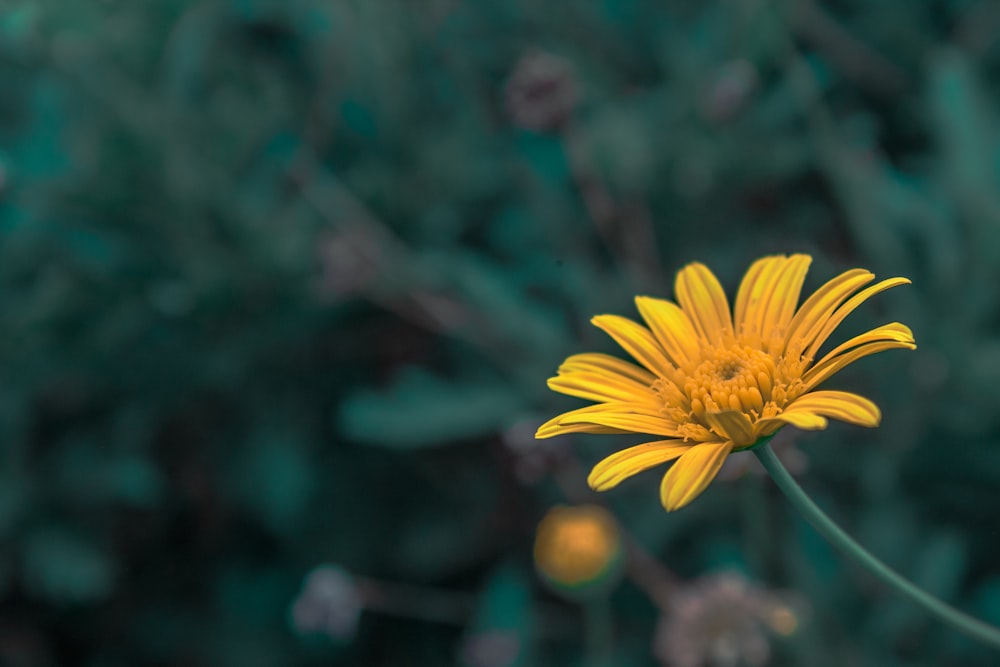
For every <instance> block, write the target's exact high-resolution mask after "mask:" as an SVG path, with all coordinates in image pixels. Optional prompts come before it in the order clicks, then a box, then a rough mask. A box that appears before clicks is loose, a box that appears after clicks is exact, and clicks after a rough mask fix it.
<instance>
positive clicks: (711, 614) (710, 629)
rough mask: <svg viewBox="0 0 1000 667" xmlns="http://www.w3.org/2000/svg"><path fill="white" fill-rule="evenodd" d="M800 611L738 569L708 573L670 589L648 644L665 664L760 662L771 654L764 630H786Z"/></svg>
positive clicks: (710, 666)
mask: <svg viewBox="0 0 1000 667" xmlns="http://www.w3.org/2000/svg"><path fill="white" fill-rule="evenodd" d="M798 606H799V607H801V605H798ZM801 615H802V613H801V611H798V610H797V609H796V606H795V605H790V604H787V603H786V602H784V601H783V600H782V598H781V596H779V595H778V594H776V593H774V592H771V591H767V590H764V589H761V588H758V587H756V586H754V585H753V584H751V583H750V582H749V581H747V580H746V579H745V578H744V577H743V576H741V575H739V574H736V573H723V574H715V575H710V576H706V577H702V578H700V579H697V580H695V581H694V582H692V583H691V584H689V585H688V586H686V587H684V588H682V589H681V590H679V591H678V592H677V593H676V594H675V597H674V600H673V604H672V605H671V607H670V609H668V610H667V612H666V613H665V614H664V615H663V617H662V618H661V620H660V625H659V627H658V628H657V631H656V635H655V638H654V645H653V649H654V652H655V653H656V657H657V658H658V659H659V660H660V661H661V663H662V664H663V665H665V666H666V667H729V666H731V665H764V664H767V662H768V661H769V660H770V658H771V645H770V638H769V637H768V634H767V631H768V630H771V631H773V632H775V633H777V634H780V635H784V636H788V635H791V634H792V633H794V632H795V631H796V630H797V629H798V627H799V624H800V619H801Z"/></svg>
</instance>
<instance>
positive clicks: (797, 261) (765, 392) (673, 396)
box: [535, 255, 916, 511]
mask: <svg viewBox="0 0 1000 667" xmlns="http://www.w3.org/2000/svg"><path fill="white" fill-rule="evenodd" d="M811 261H812V258H811V257H809V256H808V255H792V256H790V257H786V256H784V255H777V256H772V257H764V258H762V259H759V260H757V261H756V262H754V264H753V265H752V266H751V267H750V269H749V270H748V271H747V273H746V275H745V276H744V278H743V281H742V282H741V283H740V287H739V290H738V292H737V294H736V304H735V308H734V309H733V311H732V312H731V311H730V308H729V302H728V300H727V299H726V294H725V292H724V291H723V289H722V286H721V285H720V284H719V281H718V279H716V277H715V275H713V274H712V272H711V271H710V270H709V269H708V267H706V266H705V265H703V264H699V263H693V264H689V265H687V266H686V267H684V268H683V269H681V271H680V272H679V273H678V274H677V280H676V283H675V285H674V292H675V294H676V296H677V302H678V303H673V302H671V301H666V300H663V299H655V298H652V297H647V296H639V297H636V299H635V303H636V306H637V307H638V309H639V313H640V314H641V315H642V318H643V319H644V320H645V321H646V325H647V326H642V325H641V324H638V323H636V322H633V321H632V320H630V319H627V318H624V317H619V316H617V315H598V316H597V317H595V318H593V320H591V321H592V322H593V323H594V325H596V326H597V327H599V328H600V329H603V330H604V331H605V332H607V333H608V335H610V336H611V337H612V338H613V339H614V340H615V342H617V343H618V344H619V345H620V346H621V347H622V348H623V349H624V350H625V351H626V352H628V353H629V354H630V355H631V356H632V357H633V358H635V360H636V361H638V362H639V365H636V364H633V363H630V362H627V361H623V360H621V359H618V358H616V357H613V356H610V355H606V354H600V353H586V354H576V355H573V356H571V357H569V358H568V359H566V361H565V362H564V363H563V364H562V366H560V367H559V374H558V375H557V376H556V377H554V378H550V379H549V383H548V384H549V387H550V388H551V389H552V390H554V391H557V392H560V393H563V394H568V395H570V396H576V397H579V398H584V399H587V400H591V401H597V403H596V404H595V405H590V406H587V407H584V408H579V409H577V410H572V411H570V412H567V413H564V414H561V415H559V416H557V417H555V418H554V419H551V420H549V421H548V422H546V423H545V424H542V426H541V427H539V429H538V432H537V433H536V434H535V437H536V438H550V437H552V436H556V435H561V434H563V433H644V434H650V435H654V436H659V437H660V438H661V439H659V440H656V441H654V442H647V443H645V444H641V445H636V446H634V447H629V448H628V449H624V450H622V451H620V452H617V453H615V454H612V455H611V456H609V457H607V458H605V459H604V460H603V461H601V462H600V463H598V464H597V465H596V466H594V469H593V471H592V472H591V473H590V476H589V477H588V480H587V481H588V482H589V484H590V486H591V487H592V488H593V489H595V490H597V491H605V490H607V489H611V488H613V487H615V486H617V485H618V484H619V483H620V482H621V481H622V480H624V479H626V478H628V477H631V476H632V475H635V474H636V473H639V472H642V471H643V470H646V469H648V468H652V467H653V466H656V465H659V464H661V463H666V462H668V461H672V460H674V459H676V462H675V463H674V464H673V466H671V467H670V469H669V470H668V471H667V473H666V475H664V477H663V482H662V484H661V486H660V500H661V501H662V503H663V506H664V507H665V508H666V509H667V511H672V510H676V509H679V508H681V507H683V506H685V505H687V504H688V503H690V502H691V501H692V500H694V499H695V498H696V497H697V496H698V494H700V493H701V492H702V491H704V490H705V487H707V486H708V484H709V483H710V482H711V481H712V479H714V478H715V476H716V474H717V473H718V472H719V469H720V468H721V467H722V464H723V462H724V461H725V460H726V457H727V456H728V455H729V454H731V453H732V452H734V451H739V450H743V449H748V448H750V447H753V446H754V445H755V444H757V443H758V442H759V441H760V440H761V439H762V438H765V437H767V436H770V435H773V434H774V433H775V432H776V431H777V430H778V429H780V428H781V427H783V426H786V425H788V424H791V425H793V426H797V427H798V428H801V429H808V430H818V429H824V428H826V425H827V418H833V419H839V420H841V421H845V422H849V423H852V424H858V425H860V426H868V427H874V426H878V424H879V421H880V419H881V413H880V412H879V409H878V406H876V405H875V404H874V403H872V402H871V401H870V400H868V399H867V398H864V397H863V396H859V395H857V394H852V393H849V392H844V391H830V390H821V391H817V390H816V387H818V386H819V385H820V384H821V383H823V382H824V381H826V380H827V379H828V378H829V377H830V376H832V375H833V374H834V373H836V372H837V371H839V370H841V369H842V368H844V367H845V366H847V365H848V364H851V363H853V362H855V361H857V360H858V359H860V358H862V357H866V356H868V355H869V354H874V353H876V352H881V351H883V350H890V349H893V348H906V349H911V350H912V349H915V348H916V345H915V344H914V340H913V334H912V332H911V331H910V329H909V328H908V327H907V326H905V325H903V324H900V323H899V322H893V323H891V324H886V325H883V326H880V327H877V328H875V329H872V330H871V331H868V332H866V333H863V334H861V335H859V336H855V337H854V338H851V339H850V340H848V341H847V342H845V343H842V344H840V345H838V346H836V347H834V348H833V349H832V350H830V351H829V352H828V353H827V354H825V355H823V356H822V357H821V358H819V359H818V360H817V358H816V357H817V353H818V351H819V349H820V347H822V345H823V343H825V342H826V340H827V339H828V338H829V337H830V334H832V333H833V331H834V330H835V329H836V328H837V326H838V325H839V324H840V323H841V322H842V321H843V320H844V318H845V317H847V315H849V314H850V313H851V312H852V311H853V310H854V309H855V308H857V307H858V306H859V305H861V304H862V303H863V302H864V301H866V300H867V299H868V298H869V297H871V296H873V295H875V294H878V293H879V292H882V291H884V290H887V289H889V288H890V287H895V286H896V285H903V284H907V283H909V282H910V281H909V280H908V279H906V278H889V279H888V280H883V281H881V282H878V283H875V284H874V285H870V286H868V287H865V286H866V285H868V284H869V283H871V282H872V280H874V279H875V276H874V274H872V273H870V272H869V271H865V270H864V269H852V270H850V271H845V272H844V273H842V274H840V275H839V276H837V277H836V278H833V279H832V280H830V281H829V282H827V283H826V284H825V285H823V286H822V287H820V288H819V289H818V290H816V292H815V293H813V294H812V295H811V296H810V297H809V298H807V299H806V300H805V302H804V303H803V304H802V305H801V306H800V307H799V308H798V309H796V305H797V304H798V300H799V293H800V291H801V289H802V283H803V281H804V280H805V276H806V272H807V271H808V269H809V264H810V262H811ZM678 304H679V305H678Z"/></svg>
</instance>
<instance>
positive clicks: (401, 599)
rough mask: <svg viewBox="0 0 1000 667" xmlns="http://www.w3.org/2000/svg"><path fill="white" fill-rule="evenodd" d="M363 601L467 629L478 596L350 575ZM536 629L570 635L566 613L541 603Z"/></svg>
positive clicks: (373, 608) (393, 613)
mask: <svg viewBox="0 0 1000 667" xmlns="http://www.w3.org/2000/svg"><path fill="white" fill-rule="evenodd" d="M352 578H353V579H354V582H355V585H356V586H357V588H358V591H359V593H360V595H361V598H362V600H363V601H364V608H365V609H366V610H368V611H372V612H375V613H380V614H385V615H387V616H399V617H402V618H411V619H415V620H419V621H424V622H427V623H442V624H445V625H455V626H458V627H463V628H464V627H467V626H469V625H470V623H471V621H472V620H473V619H474V618H475V615H476V610H477V609H478V608H479V606H480V603H481V600H480V596H478V595H475V594H472V593H465V592H461V591H450V590H445V589H443V588H436V587H432V586H417V585H413V584H400V583H394V582H387V581H382V580H380V579H373V578H370V577H361V576H358V575H352ZM533 609H534V613H536V614H538V617H539V620H540V622H539V627H540V629H541V631H542V634H543V635H545V636H547V637H565V636H571V635H573V627H572V622H571V621H570V620H569V618H568V615H567V613H566V611H564V610H563V609H561V608H559V607H556V606H554V605H550V604H547V603H544V602H535V603H534V605H533Z"/></svg>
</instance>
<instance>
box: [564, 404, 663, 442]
mask: <svg viewBox="0 0 1000 667" xmlns="http://www.w3.org/2000/svg"><path fill="white" fill-rule="evenodd" d="M574 413H575V414H574ZM574 413H566V414H565V415H563V417H562V419H560V420H559V423H560V424H579V423H587V424H598V425H600V426H608V427H610V428H616V429H620V430H622V431H632V432H635V433H649V434H651V435H662V436H665V437H668V438H678V437H680V434H679V433H678V432H677V424H676V423H674V422H672V421H670V420H669V419H667V418H666V417H654V416H651V415H645V414H639V413H635V412H599V411H595V412H590V413H586V414H581V413H579V411H574Z"/></svg>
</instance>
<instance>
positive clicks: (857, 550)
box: [753, 443, 1000, 649]
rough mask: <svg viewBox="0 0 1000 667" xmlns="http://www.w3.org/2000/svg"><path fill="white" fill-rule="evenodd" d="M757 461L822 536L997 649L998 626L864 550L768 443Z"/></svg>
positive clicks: (930, 610) (902, 591) (956, 626)
mask: <svg viewBox="0 0 1000 667" xmlns="http://www.w3.org/2000/svg"><path fill="white" fill-rule="evenodd" d="M753 452H754V454H756V455H757V458H758V460H760V462H761V465H763V466H764V469H765V470H767V472H768V474H770V475H771V477H772V478H773V479H774V481H775V483H776V484H777V485H778V487H779V488H780V489H781V490H782V491H783V492H784V494H785V496H787V497H788V500H790V501H791V503H792V505H794V506H795V509H797V510H798V511H799V512H801V513H802V515H803V516H804V517H805V518H806V520H807V521H809V523H811V524H812V525H813V527H814V528H816V530H818V531H819V532H820V534H821V535H823V537H825V538H826V539H828V540H829V541H830V542H832V543H833V545H834V546H835V547H837V548H838V549H840V550H841V551H843V552H844V553H846V554H847V555H848V556H850V557H851V558H853V559H854V560H855V561H857V562H858V563H859V564H860V565H861V566H863V567H864V568H865V569H866V570H868V571H869V572H871V573H872V574H873V575H875V576H876V577H878V578H879V579H880V580H882V581H883V582H884V583H886V584H888V585H889V586H890V587H892V588H894V589H896V591H897V592H898V593H900V594H901V595H903V596H904V597H908V598H909V599H910V600H912V601H913V602H915V603H917V604H918V605H919V606H921V607H923V608H924V609H925V610H926V611H927V612H928V613H929V614H931V615H932V616H935V617H937V618H938V619H940V620H942V621H944V622H945V623H947V624H948V625H950V626H951V627H953V628H954V629H956V630H958V631H959V632H961V633H963V634H965V635H968V636H969V637H972V638H973V639H976V640H979V641H981V642H983V643H984V644H988V645H990V646H992V647H993V648H995V649H1000V628H997V627H996V626H993V625H990V624H989V623H984V622H982V621H980V620H978V619H975V618H973V617H972V616H969V615H968V614H965V613H963V612H961V611H959V610H958V609H955V608H954V607H952V606H951V605H949V604H947V603H945V602H943V601H941V600H939V599H938V598H936V597H934V596H933V595H931V594H930V593H928V592H927V591H925V590H923V589H922V588H918V587H917V586H915V585H914V584H912V583H910V582H909V581H907V580H906V579H904V578H903V577H901V576H900V575H899V574H897V573H896V572H895V571H894V570H892V569H891V568H889V566H887V565H886V564H885V563H883V562H882V561H880V560H879V559H877V558H875V556H873V555H872V554H871V553H869V552H868V551H867V550H865V548H864V547H862V546H861V545H860V544H858V543H857V542H855V541H854V539H853V538H851V536H850V535H848V534H847V533H845V532H844V531H843V530H842V529H841V528H840V526H838V525H837V524H835V523H834V522H833V520H832V519H831V518H830V517H828V516H827V515H826V514H825V513H824V512H823V510H821V509H820V508H819V507H818V506H817V505H816V503H814V502H813V501H812V499H811V498H809V496H808V495H806V492H805V491H803V490H802V487H801V486H799V485H798V483H797V482H796V481H795V480H794V479H792V476H791V475H790V474H789V472H788V471H787V470H785V467H784V466H783V465H781V462H780V461H778V457H777V456H775V455H774V452H773V451H772V450H771V448H770V446H769V445H768V444H766V443H765V444H764V445H763V446H761V447H759V448H757V449H754V450H753Z"/></svg>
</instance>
